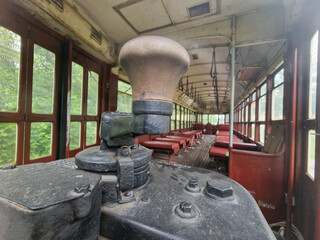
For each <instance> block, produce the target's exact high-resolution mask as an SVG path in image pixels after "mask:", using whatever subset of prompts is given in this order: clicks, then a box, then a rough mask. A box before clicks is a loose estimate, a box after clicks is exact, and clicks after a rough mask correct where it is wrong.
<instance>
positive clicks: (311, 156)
mask: <svg viewBox="0 0 320 240" xmlns="http://www.w3.org/2000/svg"><path fill="white" fill-rule="evenodd" d="M315 156H316V131H315V130H309V131H308V158H307V174H308V175H309V176H310V177H311V178H312V179H314V176H315V170H314V167H315Z"/></svg>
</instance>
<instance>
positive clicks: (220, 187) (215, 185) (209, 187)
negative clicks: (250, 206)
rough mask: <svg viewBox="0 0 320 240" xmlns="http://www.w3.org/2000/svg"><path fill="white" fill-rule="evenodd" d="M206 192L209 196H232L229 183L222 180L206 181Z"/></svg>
mask: <svg viewBox="0 0 320 240" xmlns="http://www.w3.org/2000/svg"><path fill="white" fill-rule="evenodd" d="M205 190H206V192H207V194H209V195H211V196H217V197H219V198H227V197H232V196H233V190H232V187H231V186H230V184H229V183H227V182H224V181H223V180H216V181H211V180H210V181H207V184H206V189H205Z"/></svg>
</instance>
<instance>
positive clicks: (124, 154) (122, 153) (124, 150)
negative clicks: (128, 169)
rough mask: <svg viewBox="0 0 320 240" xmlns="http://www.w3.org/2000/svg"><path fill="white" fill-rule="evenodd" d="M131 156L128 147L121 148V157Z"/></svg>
mask: <svg viewBox="0 0 320 240" xmlns="http://www.w3.org/2000/svg"><path fill="white" fill-rule="evenodd" d="M130 154H131V149H130V147H122V148H121V155H122V156H124V157H128V156H129V155H130Z"/></svg>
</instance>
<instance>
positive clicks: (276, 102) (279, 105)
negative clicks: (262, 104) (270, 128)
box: [271, 69, 284, 120]
mask: <svg viewBox="0 0 320 240" xmlns="http://www.w3.org/2000/svg"><path fill="white" fill-rule="evenodd" d="M283 81H284V77H283V69H281V70H280V71H279V72H278V73H277V74H276V75H275V76H274V79H273V90H272V93H271V94H272V97H271V101H272V106H271V120H282V119H283Z"/></svg>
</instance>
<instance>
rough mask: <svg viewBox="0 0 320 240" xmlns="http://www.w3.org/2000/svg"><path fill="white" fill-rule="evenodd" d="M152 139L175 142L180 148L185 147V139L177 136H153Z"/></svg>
mask: <svg viewBox="0 0 320 240" xmlns="http://www.w3.org/2000/svg"><path fill="white" fill-rule="evenodd" d="M154 141H160V142H175V143H178V144H179V145H180V148H185V147H186V140H184V139H177V138H165V137H163V138H161V137H160V138H155V139H154Z"/></svg>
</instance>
